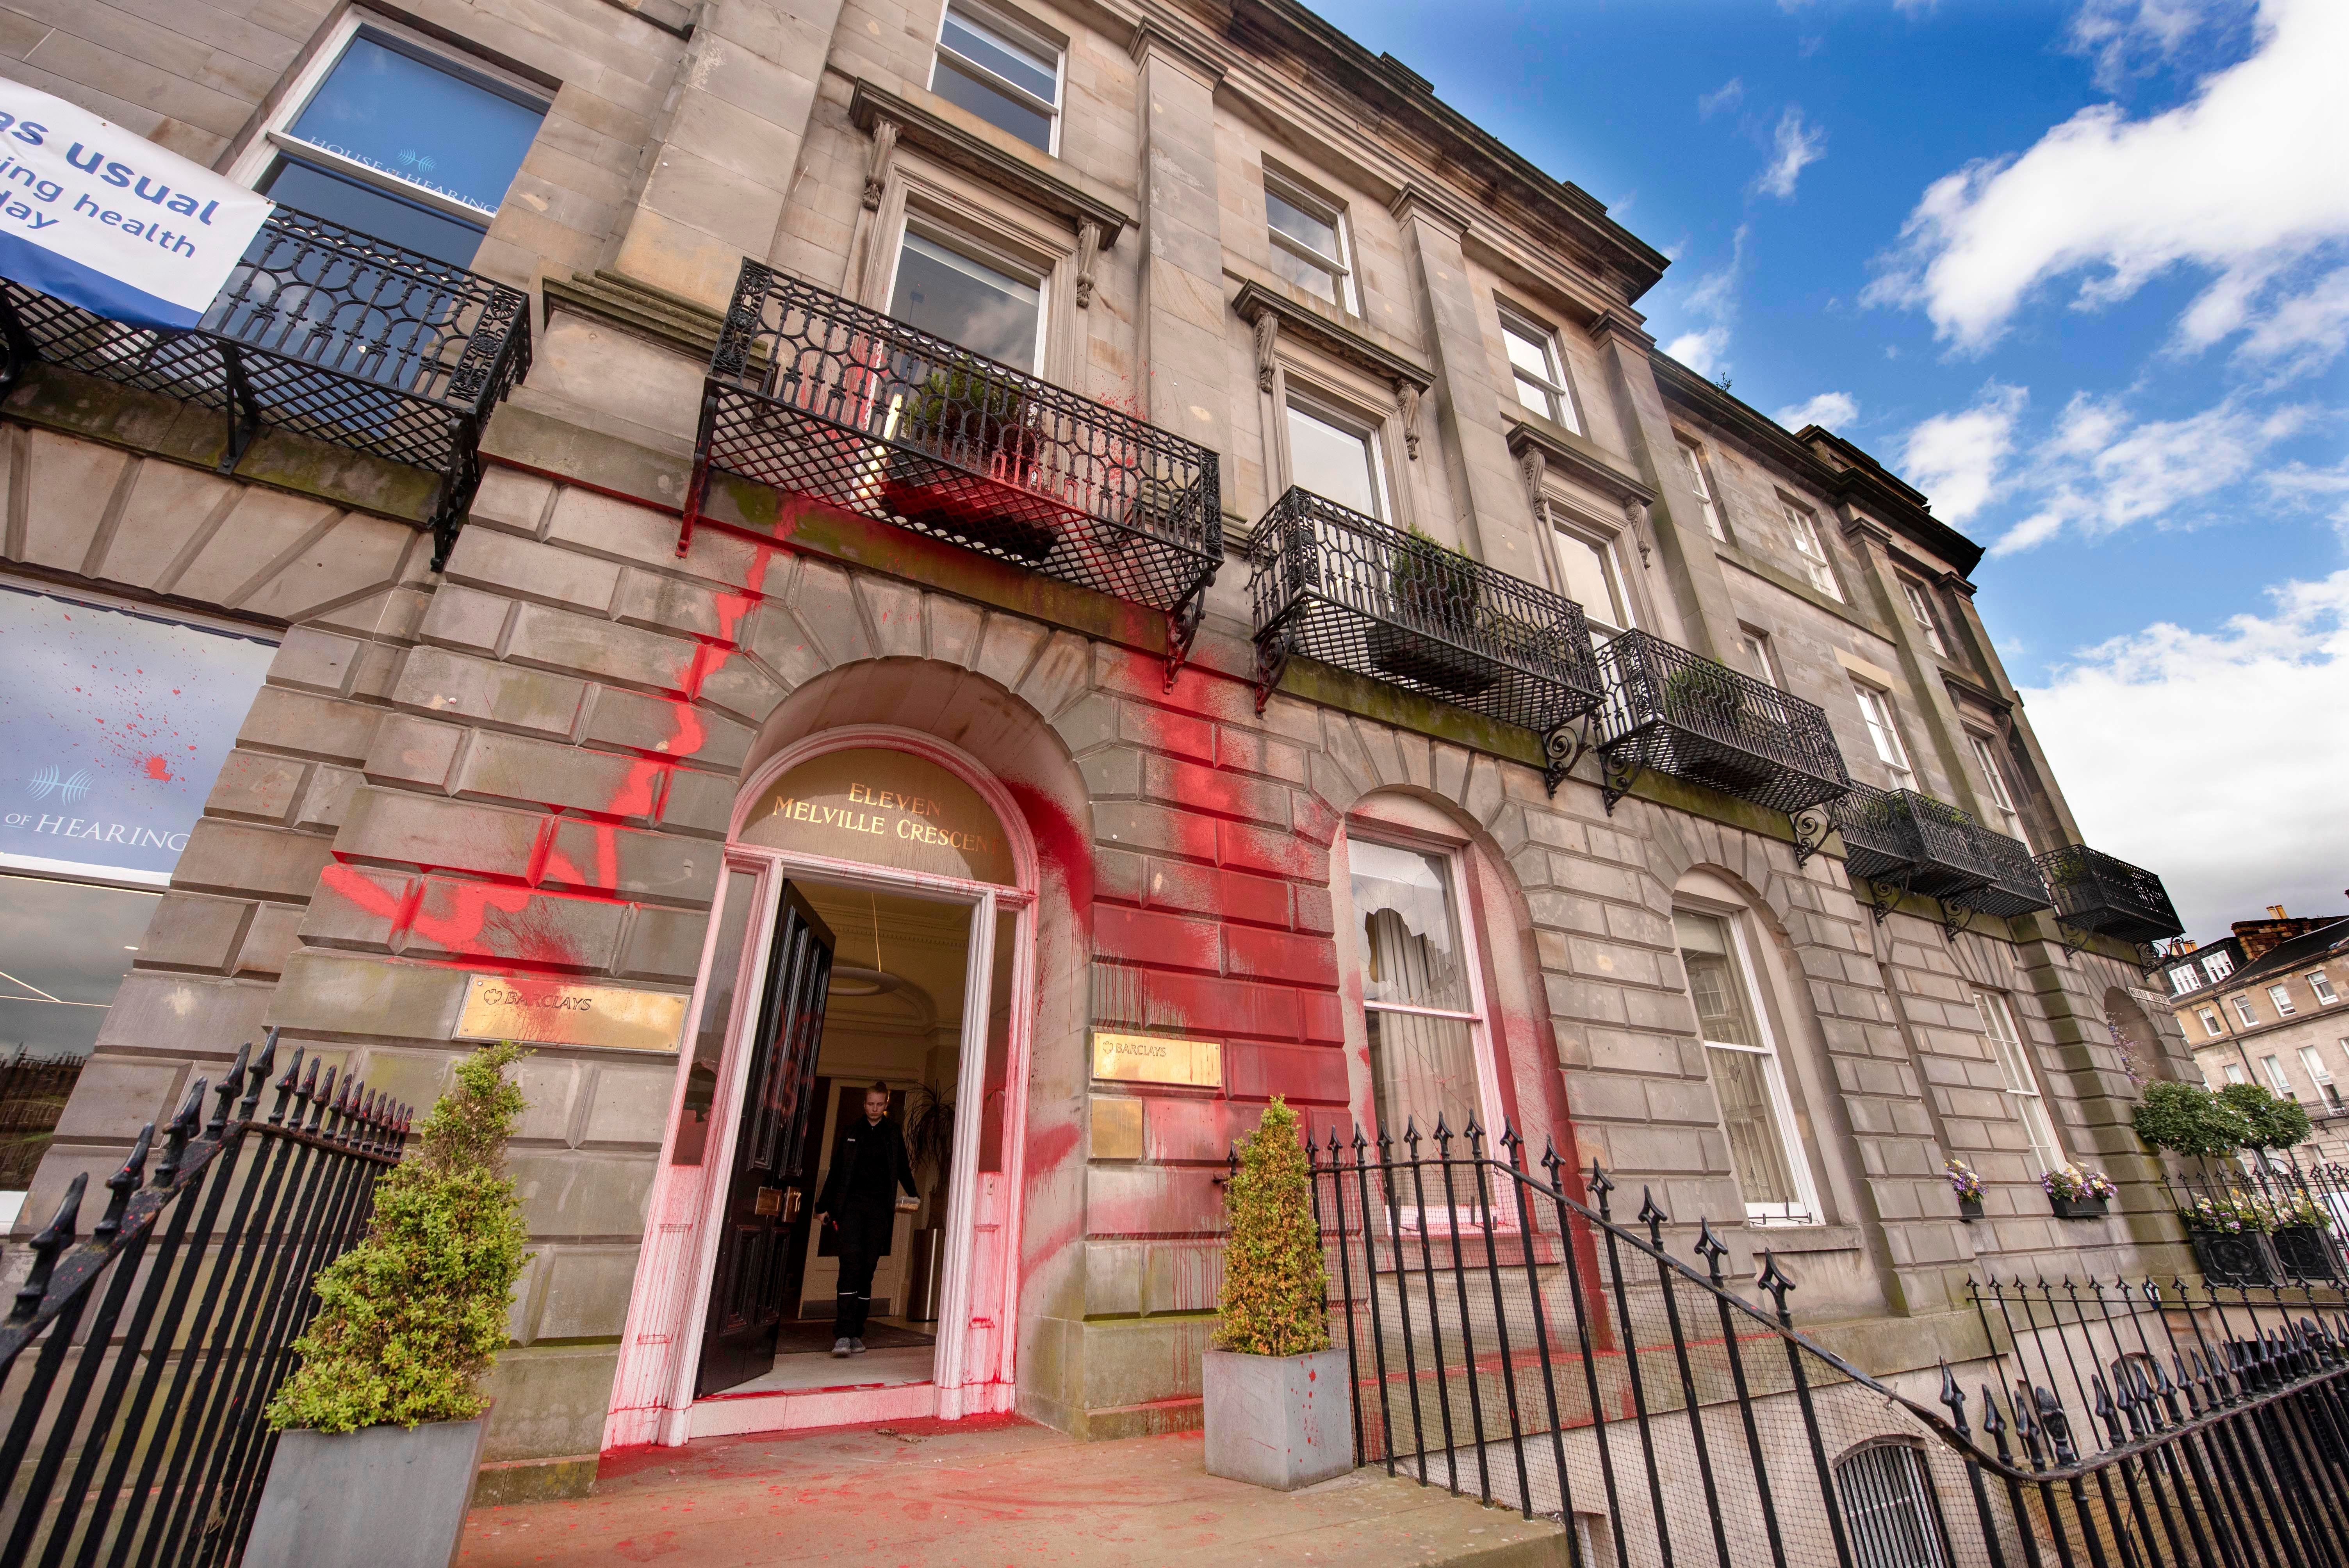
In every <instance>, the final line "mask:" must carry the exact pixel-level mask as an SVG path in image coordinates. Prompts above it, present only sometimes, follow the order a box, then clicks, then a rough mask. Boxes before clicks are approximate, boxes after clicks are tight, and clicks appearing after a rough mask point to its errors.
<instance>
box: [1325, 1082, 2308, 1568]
mask: <svg viewBox="0 0 2349 1568" xmlns="http://www.w3.org/2000/svg"><path fill="white" fill-rule="evenodd" d="M1311 1159H1312V1165H1313V1186H1314V1197H1315V1206H1316V1216H1317V1218H1318V1220H1319V1223H1320V1226H1321V1233H1322V1240H1323V1246H1324V1253H1325V1257H1326V1261H1327V1264H1328V1267H1329V1271H1330V1324H1331V1331H1332V1335H1333V1342H1334V1343H1335V1344H1336V1345H1338V1346H1341V1347H1342V1348H1344V1349H1345V1350H1346V1352H1347V1353H1348V1357H1349V1360H1350V1367H1351V1370H1352V1384H1351V1393H1352V1407H1351V1414H1352V1418H1353V1424H1354V1431H1355V1435H1356V1442H1357V1450H1356V1451H1357V1454H1358V1456H1359V1458H1360V1460H1361V1462H1363V1463H1366V1464H1375V1465H1381V1466H1383V1467H1385V1468H1386V1469H1387V1470H1389V1471H1390V1472H1391V1473H1393V1474H1400V1475H1408V1476H1411V1477H1413V1478H1414V1479H1416V1480H1420V1481H1422V1482H1423V1483H1424V1484H1429V1485H1435V1486H1443V1487H1445V1488H1447V1489H1448V1490H1450V1491H1454V1492H1456V1493H1461V1494H1464V1495H1469V1496H1474V1497H1477V1498H1479V1499H1481V1500H1483V1501H1486V1502H1491V1503H1498V1504H1502V1505H1505V1506H1508V1507H1512V1508H1516V1509H1519V1510H1521V1511H1524V1512H1525V1513H1526V1514H1527V1515H1528V1516H1531V1515H1535V1514H1545V1515H1548V1516H1551V1517H1555V1518H1557V1519H1559V1520H1560V1521H1561V1522H1563V1523H1565V1524H1566V1525H1567V1526H1568V1530H1567V1545H1568V1554H1569V1556H1570V1559H1571V1560H1572V1562H1573V1563H1575V1565H1576V1568H1601V1565H1603V1564H1613V1565H1614V1568H1634V1565H1635V1564H1636V1565H1639V1568H1648V1565H1650V1564H1657V1565H1674V1564H1694V1565H1709V1568H1730V1565H1731V1564H1740V1563H1752V1564H1756V1565H1760V1564H1765V1563H1766V1564H1768V1565H1769V1568H1789V1565H1793V1568H1811V1565H1814V1564H1822V1563H1834V1564H1836V1565H1837V1568H1961V1565H1962V1568H1976V1565H1983V1568H2156V1565H2159V1564H2173V1563H2174V1564H2181V1565H2191V1568H2220V1565H2221V1564H2227V1565H2238V1564H2240V1565H2243V1568H2318V1565H2321V1564H2334V1563H2343V1562H2349V1503H2344V1501H2342V1500H2343V1499H2344V1497H2349V1389H2344V1380H2349V1315H2344V1312H2343V1310H2342V1308H2341V1306H2340V1305H2339V1302H2338V1298H2337V1295H2333V1294H2332V1293H2324V1294H2323V1295H2320V1294H2319V1293H2317V1292H2315V1291H2313V1290H2309V1289H2302V1290H2300V1291H2298V1292H2295V1293H2285V1292H2282V1291H2267V1292H2253V1291H2247V1290H2231V1291H2213V1290H2210V1289H2209V1288H2205V1289H2202V1290H2200V1291H2193V1290H2189V1289H2188V1288H2187V1287H2185V1286H2184V1285H2182V1284H2176V1283H2173V1284H2169V1285H2154V1284H2137V1285H2126V1286H2125V1285H2120V1284H2094V1283H2080V1284H2054V1285H2049V1284H2030V1285H2024V1284H1997V1283H1985V1284H1979V1285H1977V1286H1976V1287H1975V1288H1974V1292H1973V1297H1974V1305H1975V1306H1976V1309H1977V1310H1976V1313H1975V1318H1974V1321H1975V1324H1976V1325H1977V1326H1978V1327H1979V1330H1980V1336H1979V1338H1978V1339H1975V1340H1974V1341H1973V1342H1972V1343H1971V1344H1969V1345H1966V1346H1962V1347H1961V1352H1962V1353H1961V1355H1960V1357H1958V1361H1959V1367H1958V1368H1957V1369H1953V1368H1952V1367H1951V1366H1950V1365H1949V1364H1947V1363H1944V1364H1942V1365H1940V1366H1938V1367H1922V1368H1918V1369H1915V1370H1912V1371H1907V1372H1901V1373H1897V1374H1891V1375H1888V1376H1885V1377H1875V1376H1871V1375H1869V1374H1868V1372H1866V1371H1865V1370H1863V1369H1862V1368H1861V1367H1858V1366H1857V1365H1856V1364H1855V1362H1854V1361H1853V1360H1852V1359H1850V1358H1847V1357H1846V1356H1844V1355H1842V1354H1840V1353H1838V1351H1837V1348H1836V1347H1835V1343H1834V1336H1835V1335H1836V1334H1837V1332H1838V1331H1837V1330H1836V1329H1833V1328H1822V1329H1820V1330H1818V1331H1817V1332H1816V1334H1815V1333H1806V1332H1804V1331H1801V1330H1797V1329H1796V1328H1795V1320H1794V1302H1795V1300H1796V1299H1797V1298H1798V1297H1799V1295H1800V1293H1799V1291H1798V1290H1797V1288H1796V1284H1795V1280H1794V1279H1793V1278H1792V1277H1791V1276H1790V1275H1789V1274H1787V1273H1786V1271H1785V1269H1783V1268H1781V1267H1780V1266H1779V1265H1778V1264H1777V1263H1776V1262H1775V1260H1774V1259H1773V1258H1772V1257H1771V1256H1770V1254H1769V1253H1768V1252H1767V1250H1763V1251H1761V1252H1759V1253H1758V1254H1757V1255H1753V1256H1747V1255H1745V1254H1744V1248H1746V1247H1747V1246H1749V1245H1759V1246H1762V1247H1764V1249H1766V1244H1767V1242H1768V1236H1769V1233H1768V1232H1767V1231H1762V1232H1750V1231H1749V1230H1748V1228H1747V1227H1746V1226H1745V1225H1744V1224H1743V1223H1742V1222H1740V1223H1738V1224H1736V1225H1733V1226H1729V1227H1724V1228H1723V1230H1722V1231H1720V1232H1716V1231H1715V1230H1714V1229H1713V1227H1712V1226H1711V1225H1710V1224H1707V1223H1700V1224H1698V1225H1697V1226H1696V1227H1694V1230H1693V1233H1691V1231H1690V1228H1689V1227H1686V1226H1682V1225H1677V1224H1675V1223H1674V1222H1673V1221H1672V1220H1671V1216H1670V1215H1669V1214H1668V1213H1667V1212H1665V1211H1664V1209H1663V1208H1662V1206H1661V1204H1660V1203H1659V1202H1657V1200H1656V1198H1655V1196H1654V1194H1653V1193H1652V1192H1649V1193H1645V1194H1643V1195H1642V1200H1641V1202H1640V1208H1639V1211H1638V1212H1637V1214H1636V1216H1635V1217H1633V1218H1631V1219H1629V1220H1622V1219H1618V1218H1617V1217H1616V1215H1615V1212H1614V1210H1613V1207H1612V1202H1613V1197H1614V1195H1615V1194H1614V1188H1613V1184H1612V1183H1611V1182H1610V1181H1609V1179H1608V1178H1607V1177H1606V1176H1605V1175H1604V1173H1603V1172H1601V1171H1599V1170H1598V1169H1597V1168H1596V1167H1595V1166H1594V1167H1593V1168H1592V1170H1591V1171H1589V1172H1588V1175H1587V1176H1586V1175H1578V1173H1576V1172H1574V1171H1570V1170H1568V1169H1567V1168H1565V1167H1564V1166H1563V1164H1562V1163H1561V1161H1559V1160H1558V1159H1557V1156H1556V1155H1555V1154H1550V1155H1546V1156H1545V1157H1544V1158H1543V1160H1542V1161H1540V1163H1539V1165H1538V1167H1537V1168H1536V1169H1531V1170H1529V1169H1527V1168H1526V1158H1525V1150H1523V1148H1522V1146H1521V1145H1520V1143H1519V1142H1518V1140H1516V1136H1515V1135H1514V1134H1506V1135H1505V1136H1504V1138H1503V1139H1502V1140H1501V1148H1500V1149H1499V1150H1488V1149H1487V1147H1486V1146H1485V1140H1484V1137H1483V1135H1482V1133H1481V1132H1480V1131H1479V1130H1477V1129H1475V1127H1473V1126H1472V1127H1471V1128H1469V1129H1468V1130H1466V1131H1465V1132H1464V1133H1463V1134H1458V1135H1454V1134H1453V1133H1451V1132H1450V1131H1449V1130H1446V1129H1444V1127H1442V1126H1441V1125H1440V1124H1439V1126H1438V1128H1437V1130H1436V1131H1435V1133H1434V1134H1433V1136H1432V1137H1427V1138H1423V1137H1421V1136H1420V1135H1419V1134H1418V1133H1417V1132H1416V1130H1406V1131H1405V1133H1404V1135H1403V1137H1402V1140H1399V1141H1397V1140H1390V1139H1387V1138H1383V1137H1382V1138H1381V1139H1380V1140H1378V1141H1377V1142H1376V1143H1375V1144H1373V1143H1371V1142H1370V1141H1369V1140H1366V1139H1364V1138H1363V1137H1362V1136H1361V1134H1360V1133H1357V1134H1356V1135H1355V1138H1354V1140H1353V1141H1352V1142H1351V1144H1350V1145H1347V1144H1342V1143H1340V1140H1338V1138H1337V1137H1336V1135H1335V1134H1334V1133H1333V1134H1332V1135H1331V1136H1330V1139H1329V1141H1328V1143H1327V1145H1326V1146H1324V1147H1321V1148H1318V1149H1313V1150H1311ZM1682 1254H1685V1255H1682ZM1741 1286H1743V1287H1746V1288H1750V1289H1752V1290H1753V1291H1754V1293H1755V1298H1754V1300H1748V1299H1747V1298H1746V1297H1745V1296H1744V1295H1741V1294H1740V1293H1739V1287H1741ZM1867 1328H1868V1325H1866V1324H1860V1325H1858V1326H1857V1332H1858V1333H1859V1334H1860V1335H1862V1336H1865V1334H1866V1331H1867ZM1961 1372H1962V1374H1963V1376H1962V1377H1961V1376H1960V1373H1961Z"/></svg>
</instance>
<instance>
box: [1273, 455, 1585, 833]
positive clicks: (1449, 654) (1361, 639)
mask: <svg viewBox="0 0 2349 1568" xmlns="http://www.w3.org/2000/svg"><path fill="white" fill-rule="evenodd" d="M1248 564H1249V566H1250V567H1251V568H1252V570H1251V572H1250V573H1249V575H1248V596H1249V598H1250V599H1251V600H1253V601H1254V603H1255V606H1256V657H1257V708H1258V709H1259V710H1261V709H1262V708H1263V707H1264V704H1265V701H1266V699H1267V698H1268V697H1269V696H1271V695H1272V692H1273V688H1274V687H1276V686H1278V685H1279V684H1280V677H1281V674H1282V672H1283V671H1285V670H1286V669H1287V668H1288V661H1289V660H1290V659H1291V658H1292V657H1294V656H1295V655H1299V654H1302V655H1305V656H1306V657H1307V658H1309V659H1319V661H1321V662H1322V663H1323V664H1326V665H1336V666H1337V667H1338V668H1340V669H1345V670H1351V671H1353V672H1354V673H1355V674H1356V675H1361V676H1369V677H1370V678H1371V679H1372V680H1375V681H1382V682H1384V683H1385V684H1387V685H1389V686H1401V687H1402V689H1404V690H1405V691H1413V692H1417V693H1419V694H1420V695H1421V696H1432V697H1434V698H1436V699H1437V700H1438V701H1441V702H1447V703H1450V704H1452V705H1453V706H1454V707H1462V708H1465V709H1467V710H1468V711H1469V712H1471V713H1481V714H1483V715H1484V716H1485V717H1487V718H1495V719H1498V720H1500V721H1501V722H1502V723H1504V724H1513V725H1516V727H1519V728H1521V729H1530V730H1532V731H1533V732H1534V733H1535V734H1537V735H1538V736H1540V737H1541V738H1542V754H1543V756H1544V758H1546V759H1547V763H1546V767H1545V769H1544V778H1545V779H1546V780H1547V783H1548V785H1549V788H1550V791H1551V793H1553V794H1555V793H1556V792H1557V786H1558V780H1560V779H1564V778H1565V777H1566V774H1567V770H1568V769H1569V768H1571V767H1572V766H1573V765H1574V762H1575V759H1576V758H1578V757H1579V756H1581V754H1582V752H1583V750H1584V749H1585V748H1587V746H1588V741H1589V736H1588V720H1589V718H1590V717H1591V716H1592V715H1593V714H1595V713H1596V712H1597V711H1598V708H1599V702H1600V700H1601V696H1600V687H1599V662H1598V660H1597V659H1596V658H1595V657H1594V656H1593V655H1592V653H1591V649H1590V627H1589V624H1588V622H1586V621H1585V620H1584V619H1583V617H1582V606H1580V605H1579V604H1577V603H1575V602H1574V601H1573V600H1571V599H1567V598H1562V597H1560V596H1559V595H1558V594H1556V593H1551V592H1550V591H1549V590H1548V589H1547V588H1543V587H1539V586H1537V585H1536V584H1534V583H1527V582H1526V581H1525V580H1524V579H1522V578H1518V577H1512V576H1510V575H1509V574H1508V573H1506V572H1495V571H1494V570H1493V569H1492V568H1491V567H1489V566H1486V565H1484V564H1482V563H1481V562H1475V561H1472V560H1470V559H1469V558H1468V557H1466V556H1464V555H1462V554H1459V553H1458V552H1454V551H1450V550H1446V549H1444V547H1443V546H1442V545H1440V544H1437V543H1436V542H1434V541H1433V540H1430V539H1425V538H1422V537H1421V536H1419V535H1417V534H1411V533H1405V532H1403V531H1402V530H1400V529H1396V528H1391V527H1389V526H1388V525H1387V524H1385V523H1383V522H1381V521H1378V520H1377V519H1376V518H1371V517H1365V516H1363V515H1362V514H1361V512H1358V511H1351V510H1350V509H1348V508H1346V507H1342V506H1340V505H1339V504H1338V503H1337V502H1336V501H1333V500H1325V499H1324V498H1322V497H1320V496H1318V495H1315V494H1314V493H1313V492H1312V491H1311V490H1299V489H1297V488H1294V487H1291V488H1290V489H1289V490H1287V491H1286V492H1284V493H1283V494H1282V496H1281V497H1280V499H1279V500H1276V501H1274V502H1273V503H1272V508H1271V510H1270V511H1267V512H1266V513H1265V514H1264V516H1263V517H1262V518H1261V519H1260V520H1259V521H1257V527H1256V534H1255V537H1254V539H1253V541H1252V542H1251V543H1250V544H1249V547H1248Z"/></svg>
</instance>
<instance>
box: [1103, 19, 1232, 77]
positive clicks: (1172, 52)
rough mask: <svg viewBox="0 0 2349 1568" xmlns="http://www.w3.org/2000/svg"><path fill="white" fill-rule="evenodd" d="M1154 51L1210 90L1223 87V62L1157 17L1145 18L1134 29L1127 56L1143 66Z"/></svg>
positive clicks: (1200, 44) (1194, 40)
mask: <svg viewBox="0 0 2349 1568" xmlns="http://www.w3.org/2000/svg"><path fill="white" fill-rule="evenodd" d="M1153 51H1158V52H1161V53H1164V54H1166V55H1168V56H1170V57H1173V58H1174V59H1175V60H1177V61H1179V62H1180V63H1181V64H1182V66H1183V67H1184V68H1185V69H1186V70H1188V71H1189V72H1190V73H1191V74H1192V75H1194V76H1195V77H1198V78H1199V79H1200V80H1201V81H1203V82H1206V84H1207V85H1208V86H1209V87H1211V88H1212V87H1218V86H1221V85H1222V83H1223V79H1224V70H1225V67H1224V62H1223V61H1221V60H1219V59H1216V57H1215V56H1214V55H1213V54H1211V53H1209V52H1208V49H1207V48H1206V46H1203V45H1202V43H1201V42H1200V41H1199V40H1196V39H1193V38H1186V37H1185V36H1182V35H1181V34H1180V33H1177V32H1175V31H1174V28H1172V27H1170V26H1167V25H1166V23H1165V22H1164V21H1163V20H1161V19H1160V18H1158V17H1156V16H1144V17H1143V19H1142V20H1141V21H1140V22H1139V23H1137V24H1136V25H1135V26H1134V29H1133V41H1132V42H1131V43H1129V44H1128V45H1127V46H1126V51H1125V52H1126V53H1127V54H1129V55H1131V56H1133V63H1134V64H1136V65H1140V64H1141V63H1142V62H1143V58H1144V57H1146V56H1148V55H1150V54H1151V53H1152V52H1153Z"/></svg>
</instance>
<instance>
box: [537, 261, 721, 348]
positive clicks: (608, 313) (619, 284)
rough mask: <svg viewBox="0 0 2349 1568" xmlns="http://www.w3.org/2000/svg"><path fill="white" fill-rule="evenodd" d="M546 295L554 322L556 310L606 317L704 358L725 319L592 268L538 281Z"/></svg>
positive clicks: (547, 315) (550, 320)
mask: <svg viewBox="0 0 2349 1568" xmlns="http://www.w3.org/2000/svg"><path fill="white" fill-rule="evenodd" d="M540 286H541V289H542V291H543V294H544V297H545V304H544V310H545V320H546V322H547V324H548V325H553V323H554V313H555V311H556V310H557V309H562V310H567V311H572V312H574V313H575V314H577V315H585V316H593V317H595V319H597V320H599V321H605V322H609V323H610V324H611V325H614V326H616V327H619V328H620V329H621V330H622V331H624V332H629V333H633V334H635V335H636V336H638V337H643V338H649V339H650V340H652V341H653V342H655V343H658V344H662V345H664V346H668V347H672V348H677V349H680V350H682V351H683V352H684V353H685V354H686V355H687V356H689V357H691V358H694V359H698V360H704V361H706V360H708V359H709V356H711V355H712V354H714V353H716V352H717V350H718V333H719V328H721V327H722V326H724V325H726V318H725V317H724V316H722V315H719V313H718V312H716V311H714V310H711V309H709V307H707V306H706V305H700V304H695V303H694V302H693V301H691V300H688V299H680V298H679V297H678V296H677V295H676V294H667V293H665V292H663V291H662V290H659V289H657V288H652V287H649V286H647V284H640V283H638V282H636V280H635V279H634V278H629V277H624V276H622V275H621V274H620V273H615V272H608V271H601V270H599V271H596V272H594V273H588V274H587V275H585V277H576V276H574V277H570V278H548V279H546V280H545V282H544V283H543V284H541V285H540Z"/></svg>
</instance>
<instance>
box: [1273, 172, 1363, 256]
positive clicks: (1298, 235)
mask: <svg viewBox="0 0 2349 1568" xmlns="http://www.w3.org/2000/svg"><path fill="white" fill-rule="evenodd" d="M1264 211H1265V217H1266V219H1267V221H1268V222H1270V223H1271V224H1272V226H1273V227H1274V228H1275V229H1277V230H1278V231H1279V232H1282V233H1284V234H1286V235H1288V237H1289V238H1290V239H1292V240H1296V241H1298V242H1300V243H1302V244H1303V245H1304V246H1305V247H1306V248H1307V249H1308V250H1311V251H1317V252H1319V253H1320V254H1322V255H1324V256H1326V257H1328V258H1329V259H1330V261H1331V262H1333V263H1340V264H1342V263H1343V262H1344V260H1345V257H1344V254H1343V253H1341V252H1340V250H1339V248H1338V226H1337V225H1336V224H1335V223H1332V222H1329V221H1328V220H1327V219H1323V218H1317V217H1315V216H1314V215H1313V214H1312V213H1310V212H1308V211H1306V210H1305V209H1304V208H1302V207H1299V206H1298V205H1297V204H1296V203H1295V202H1293V201H1289V200H1288V199H1287V198H1286V197H1284V196H1282V195H1281V194H1280V192H1279V191H1274V190H1272V189H1270V188H1269V187H1268V188H1267V189H1266V191H1265V193H1264ZM1278 250H1279V247H1278V246H1275V247H1274V251H1275V253H1276V254H1277V253H1278Z"/></svg>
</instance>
